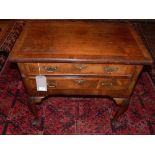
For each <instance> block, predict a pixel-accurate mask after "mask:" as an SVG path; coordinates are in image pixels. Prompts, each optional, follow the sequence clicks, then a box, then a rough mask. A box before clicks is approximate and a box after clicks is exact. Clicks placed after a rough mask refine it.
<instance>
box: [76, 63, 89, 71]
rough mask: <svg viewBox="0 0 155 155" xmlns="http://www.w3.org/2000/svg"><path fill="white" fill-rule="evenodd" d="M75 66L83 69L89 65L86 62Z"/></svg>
mask: <svg viewBox="0 0 155 155" xmlns="http://www.w3.org/2000/svg"><path fill="white" fill-rule="evenodd" d="M75 68H76V69H78V70H82V69H85V68H87V66H86V65H85V64H75Z"/></svg>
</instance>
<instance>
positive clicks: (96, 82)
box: [10, 20, 152, 121]
mask: <svg viewBox="0 0 155 155" xmlns="http://www.w3.org/2000/svg"><path fill="white" fill-rule="evenodd" d="M10 60H11V61H13V62H16V63H17V64H18V67H19V70H20V72H21V75H22V78H23V82H24V85H25V88H26V90H27V93H28V95H29V98H30V99H29V102H28V103H29V105H30V107H31V111H32V112H33V114H34V116H35V118H36V119H38V114H37V109H36V106H35V105H36V103H40V102H41V101H42V99H44V98H45V97H47V96H49V95H100V96H109V97H111V98H113V100H114V101H115V103H116V104H118V105H119V106H120V109H119V110H118V111H117V112H116V114H115V115H114V118H113V121H114V120H117V118H118V117H119V116H120V115H121V114H123V113H124V112H125V111H126V110H127V108H128V105H129V98H130V96H131V94H132V91H133V89H134V86H135V84H136V81H137V79H138V77H139V75H140V72H141V71H142V68H143V66H144V65H150V64H151V63H152V58H151V56H150V55H149V53H148V51H147V49H146V48H145V46H144V45H143V42H142V41H141V39H140V37H139V35H138V34H137V32H136V31H135V30H134V27H133V26H132V25H131V24H129V23H112V22H102V21H94V20H89V21H87V20H81V21H80V20H75V21H74V22H73V21H72V20H48V21H46V20H41V21H29V22H27V23H26V26H25V27H24V30H23V32H22V34H21V36H20V38H19V39H18V41H17V42H16V44H15V46H14V49H13V51H12V53H11V54H10ZM37 75H44V76H46V80H47V91H37V87H36V80H35V77H36V76H37Z"/></svg>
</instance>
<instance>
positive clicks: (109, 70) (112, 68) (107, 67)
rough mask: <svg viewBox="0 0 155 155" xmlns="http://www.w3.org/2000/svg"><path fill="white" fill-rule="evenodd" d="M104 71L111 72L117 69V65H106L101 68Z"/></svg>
mask: <svg viewBox="0 0 155 155" xmlns="http://www.w3.org/2000/svg"><path fill="white" fill-rule="evenodd" d="M103 70H104V72H105V73H108V74H111V73H112V72H116V71H118V68H117V67H111V66H106V67H104V68H103Z"/></svg>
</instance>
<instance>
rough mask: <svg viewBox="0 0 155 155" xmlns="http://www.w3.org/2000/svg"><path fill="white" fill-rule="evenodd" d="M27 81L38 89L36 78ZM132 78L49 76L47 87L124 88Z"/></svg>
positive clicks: (49, 88)
mask: <svg viewBox="0 0 155 155" xmlns="http://www.w3.org/2000/svg"><path fill="white" fill-rule="evenodd" d="M26 81H27V82H26V83H27V85H29V86H30V87H31V89H35V90H36V81H35V78H26ZM130 82H131V80H130V79H110V78H82V77H81V78H80V77H79V78H74V77H68V78H52V77H48V78H47V88H48V90H51V89H92V90H93V89H100V90H122V89H127V88H128V86H129V84H130Z"/></svg>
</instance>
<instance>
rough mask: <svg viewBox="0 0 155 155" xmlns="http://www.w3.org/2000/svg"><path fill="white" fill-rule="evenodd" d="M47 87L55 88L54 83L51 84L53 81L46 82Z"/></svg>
mask: <svg viewBox="0 0 155 155" xmlns="http://www.w3.org/2000/svg"><path fill="white" fill-rule="evenodd" d="M47 86H48V87H49V88H56V83H55V82H53V81H50V82H47Z"/></svg>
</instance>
